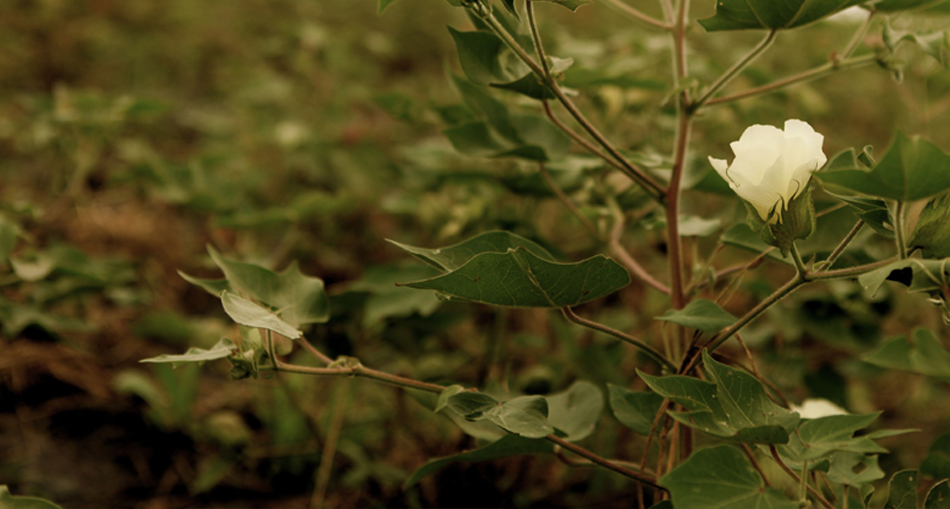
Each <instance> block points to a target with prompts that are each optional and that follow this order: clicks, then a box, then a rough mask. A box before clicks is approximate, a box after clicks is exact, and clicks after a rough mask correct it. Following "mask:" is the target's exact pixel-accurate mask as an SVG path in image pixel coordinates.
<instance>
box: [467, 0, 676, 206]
mask: <svg viewBox="0 0 950 509" xmlns="http://www.w3.org/2000/svg"><path fill="white" fill-rule="evenodd" d="M476 15H478V16H480V17H481V18H482V19H483V20H484V21H485V23H487V24H488V26H489V27H490V28H491V29H492V31H493V32H495V35H497V36H498V37H500V38H501V40H502V42H504V43H505V45H507V46H508V47H509V48H511V50H512V51H513V52H514V53H515V55H517V56H518V58H520V59H521V60H523V61H524V62H525V64H527V65H528V67H530V68H531V70H532V71H533V72H534V73H535V74H536V75H537V76H538V77H540V78H541V79H542V80H543V82H544V84H545V85H547V87H548V88H549V89H550V90H551V92H552V93H554V95H555V97H557V99H558V101H560V102H561V104H563V105H564V107H565V108H566V109H567V111H568V112H569V113H570V114H571V116H573V117H574V119H575V120H577V122H578V123H579V124H580V125H581V127H583V128H584V130H585V131H587V133H588V134H590V135H591V137H592V138H594V139H595V140H596V141H597V143H599V144H600V146H601V147H603V148H604V150H606V151H607V152H608V153H609V154H610V155H611V156H613V157H614V158H616V159H617V161H618V162H619V163H620V165H621V166H622V168H623V173H624V174H625V175H627V176H628V177H630V179H631V180H633V181H634V182H636V183H637V184H639V185H640V186H641V187H643V188H644V189H645V190H646V191H647V193H649V194H650V196H652V197H653V198H654V199H656V200H657V201H661V202H662V201H663V199H664V190H663V188H662V187H660V185H659V184H657V183H656V182H654V181H653V179H651V178H650V177H649V176H648V175H647V174H646V173H645V172H644V171H643V170H642V169H640V168H639V167H637V166H635V165H634V164H633V163H631V162H630V161H629V160H628V159H627V158H626V157H624V156H623V154H621V153H620V151H619V150H617V148H616V147H614V146H613V144H611V143H610V141H609V140H607V138H605V137H604V135H603V134H601V133H600V131H598V130H597V128H596V127H594V125H593V124H591V123H590V121H589V120H587V117H585V116H584V114H583V113H581V111H580V110H579V109H577V106H575V105H574V103H573V102H572V101H571V99H570V98H569V97H568V96H567V95H566V94H565V93H564V91H563V90H561V87H560V85H558V83H557V80H556V79H554V77H553V76H549V75H548V74H546V73H545V70H544V68H543V67H542V66H540V65H538V63H537V62H535V61H534V59H533V58H531V55H529V54H528V53H527V52H526V51H525V50H524V48H522V47H521V45H520V44H518V41H516V40H515V39H514V38H513V37H512V36H511V34H509V33H508V31H507V30H505V27H503V26H502V25H501V23H499V22H498V19H496V18H495V16H493V15H492V14H491V13H490V12H484V9H483V10H476ZM536 29H537V27H532V30H534V31H536Z"/></svg>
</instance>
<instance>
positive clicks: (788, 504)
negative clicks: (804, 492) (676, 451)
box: [660, 445, 798, 509]
mask: <svg viewBox="0 0 950 509" xmlns="http://www.w3.org/2000/svg"><path fill="white" fill-rule="evenodd" d="M660 485H661V486H663V487H665V488H667V489H669V490H670V498H671V499H672V500H673V507H675V508H676V509H749V508H759V509H798V502H792V501H791V500H788V499H787V498H785V496H784V495H782V494H781V493H780V492H778V491H776V490H774V489H772V488H768V487H766V486H765V482H764V481H763V480H762V476H761V475H759V473H758V472H756V470H755V469H754V468H753V467H752V465H750V464H749V460H748V459H746V457H745V455H744V454H742V452H740V451H739V450H738V449H736V448H734V447H731V446H728V445H719V446H716V447H710V448H708V449H702V450H700V451H697V452H695V453H694V454H693V455H692V456H690V457H689V459H687V460H686V461H685V462H683V464H682V465H680V466H678V467H676V468H674V469H673V470H672V471H670V473H668V474H666V475H665V476H663V478H662V479H660Z"/></svg>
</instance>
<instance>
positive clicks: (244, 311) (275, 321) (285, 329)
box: [221, 290, 302, 339]
mask: <svg viewBox="0 0 950 509" xmlns="http://www.w3.org/2000/svg"><path fill="white" fill-rule="evenodd" d="M221 303H222V304H223V305H224V311H225V312H226V313H227V314H228V316H230V317H231V319H232V320H234V321H235V323H239V324H241V325H244V326H246V327H255V328H260V329H266V330H269V331H273V332H276V333H278V334H281V335H283V336H285V337H288V338H290V339H297V338H299V337H300V336H301V335H302V334H301V332H300V331H299V330H297V329H295V328H294V327H293V326H292V325H290V324H289V323H287V322H285V321H283V320H281V319H280V318H278V317H277V315H276V314H274V313H272V312H270V311H268V310H267V309H264V308H263V307H261V306H258V305H257V304H255V303H253V302H251V301H249V300H247V299H245V298H243V297H239V296H237V295H234V294H233V293H230V292H228V291H227V290H225V291H223V292H221Z"/></svg>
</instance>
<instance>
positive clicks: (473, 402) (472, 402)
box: [446, 392, 554, 438]
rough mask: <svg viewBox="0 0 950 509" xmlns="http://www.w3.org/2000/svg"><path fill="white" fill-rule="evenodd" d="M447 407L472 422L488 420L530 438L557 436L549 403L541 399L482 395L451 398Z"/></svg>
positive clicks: (536, 397)
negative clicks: (548, 419) (550, 421)
mask: <svg viewBox="0 0 950 509" xmlns="http://www.w3.org/2000/svg"><path fill="white" fill-rule="evenodd" d="M446 408H448V409H449V410H450V411H452V412H455V413H456V414H458V415H461V416H462V417H464V418H465V419H466V420H469V421H480V420H483V419H487V420H489V421H490V422H492V423H493V424H495V425H497V426H499V427H501V428H502V429H505V430H507V431H510V432H512V433H515V434H518V435H521V436H523V437H526V438H543V437H546V436H548V435H550V434H551V433H554V427H552V426H551V425H550V424H549V423H548V421H547V417H548V403H547V401H546V400H545V399H544V398H542V397H541V396H520V397H517V398H513V399H509V400H507V401H498V400H496V399H495V398H493V397H491V396H489V395H487V394H483V393H478V392H460V393H458V394H454V395H452V396H449V398H448V401H447V402H446Z"/></svg>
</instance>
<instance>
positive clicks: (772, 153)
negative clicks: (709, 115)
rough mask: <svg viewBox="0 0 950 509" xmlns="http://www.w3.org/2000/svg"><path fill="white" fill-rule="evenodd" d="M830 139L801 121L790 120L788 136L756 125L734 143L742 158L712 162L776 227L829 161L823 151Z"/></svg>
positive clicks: (733, 188)
mask: <svg viewBox="0 0 950 509" xmlns="http://www.w3.org/2000/svg"><path fill="white" fill-rule="evenodd" d="M824 139H825V137H824V136H822V135H820V134H818V133H816V132H815V130H814V129H812V127H811V126H810V125H808V123H807V122H803V121H801V120H787V121H786V122H785V130H784V131H783V130H781V129H779V128H777V127H774V126H770V125H753V126H750V127H749V128H748V129H746V130H745V132H744V133H742V137H741V138H739V141H734V142H732V143H731V144H730V146H731V147H732V152H733V153H735V155H736V158H735V160H734V161H732V164H731V165H730V164H729V163H727V162H726V160H725V159H716V158H714V157H710V158H709V162H710V163H711V164H712V166H713V168H715V169H716V171H717V172H719V174H720V175H722V178H723V179H725V180H726V182H728V183H729V187H731V188H732V190H733V191H735V192H736V194H738V195H739V197H740V198H742V199H743V200H745V201H747V202H749V204H750V205H752V206H753V207H754V208H755V210H756V211H757V212H758V213H759V217H761V218H762V220H763V221H765V222H768V223H770V224H775V223H777V222H780V221H781V218H782V212H783V211H785V210H786V209H787V207H788V203H789V202H790V201H792V199H793V198H795V197H796V196H798V195H799V194H800V193H801V192H803V191H805V189H806V188H807V187H808V182H809V180H810V179H811V174H812V173H814V172H815V171H816V170H818V169H819V168H821V167H822V166H824V164H825V162H827V161H828V158H827V157H825V153H824V152H822V150H821V145H822V143H823V142H824Z"/></svg>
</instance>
